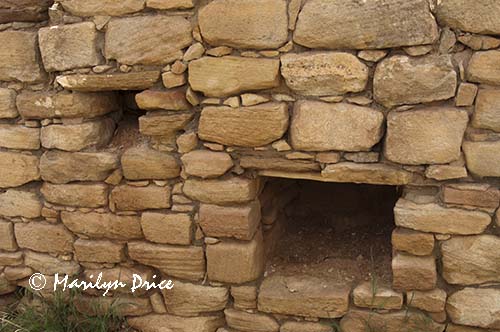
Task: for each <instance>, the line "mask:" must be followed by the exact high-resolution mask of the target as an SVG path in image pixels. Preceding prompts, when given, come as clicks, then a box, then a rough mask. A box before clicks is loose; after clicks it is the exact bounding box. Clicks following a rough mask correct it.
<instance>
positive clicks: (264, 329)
mask: <svg viewBox="0 0 500 332" xmlns="http://www.w3.org/2000/svg"><path fill="white" fill-rule="evenodd" d="M224 314H225V315H226V322H227V325H228V326H229V327H231V328H234V329H237V330H238V331H242V332H278V330H279V327H280V326H279V324H278V322H277V321H276V320H275V319H274V318H272V317H270V316H267V315H264V314H258V313H257V314H252V313H248V312H245V311H239V310H235V309H226V310H224Z"/></svg>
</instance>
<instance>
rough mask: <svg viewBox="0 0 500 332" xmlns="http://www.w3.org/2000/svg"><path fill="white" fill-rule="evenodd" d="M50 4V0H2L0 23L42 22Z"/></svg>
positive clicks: (46, 16)
mask: <svg viewBox="0 0 500 332" xmlns="http://www.w3.org/2000/svg"><path fill="white" fill-rule="evenodd" d="M51 4H52V0H3V1H1V2H0V23H8V22H39V21H44V20H46V19H47V18H48V14H47V12H48V8H49V6H50V5H51Z"/></svg>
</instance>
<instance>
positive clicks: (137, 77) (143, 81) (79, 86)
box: [56, 71, 160, 92]
mask: <svg viewBox="0 0 500 332" xmlns="http://www.w3.org/2000/svg"><path fill="white" fill-rule="evenodd" d="M159 79H160V72H159V71H141V72H131V73H124V74H122V73H117V74H102V75H85V74H75V75H63V76H58V77H57V78H56V80H57V83H59V84H60V85H61V86H62V87H63V88H65V89H67V90H73V91H83V92H89V91H114V90H146V89H149V88H150V87H152V86H153V85H154V84H155V83H156V82H157V81H158V80H159Z"/></svg>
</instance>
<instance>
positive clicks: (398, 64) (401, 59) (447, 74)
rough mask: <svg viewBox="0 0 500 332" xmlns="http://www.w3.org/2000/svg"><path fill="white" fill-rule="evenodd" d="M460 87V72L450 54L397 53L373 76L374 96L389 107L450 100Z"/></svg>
mask: <svg viewBox="0 0 500 332" xmlns="http://www.w3.org/2000/svg"><path fill="white" fill-rule="evenodd" d="M456 88H457V73H456V72H455V70H454V68H453V65H452V63H451V57H450V56H448V55H441V56H434V55H430V56H425V57H418V58H412V57H407V56H403V55H396V56H393V57H390V58H388V59H385V60H383V61H382V62H381V63H380V64H379V65H378V66H377V69H376V71H375V76H374V79H373V92H374V97H375V99H376V100H377V101H378V102H379V103H381V104H382V105H384V106H386V107H393V106H397V105H405V104H418V103H427V102H431V101H436V100H445V99H449V98H452V97H453V96H454V95H455V90H456Z"/></svg>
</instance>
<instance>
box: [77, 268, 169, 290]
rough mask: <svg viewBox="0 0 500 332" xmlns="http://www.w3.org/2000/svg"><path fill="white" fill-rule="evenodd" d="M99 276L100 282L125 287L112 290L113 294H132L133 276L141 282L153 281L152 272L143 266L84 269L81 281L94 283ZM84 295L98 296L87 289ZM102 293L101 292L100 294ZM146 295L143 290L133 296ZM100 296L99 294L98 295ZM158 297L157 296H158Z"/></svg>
mask: <svg viewBox="0 0 500 332" xmlns="http://www.w3.org/2000/svg"><path fill="white" fill-rule="evenodd" d="M100 274H101V280H102V282H114V281H116V280H118V281H119V282H122V283H124V284H126V285H127V287H125V288H118V289H116V290H113V293H119V294H122V293H132V292H131V289H132V286H133V283H134V275H137V276H139V277H140V278H141V279H142V280H143V281H148V282H152V281H154V278H153V276H154V270H153V269H151V268H148V267H144V266H134V267H124V266H117V267H113V268H110V269H95V270H94V269H85V271H84V272H83V279H84V280H85V281H87V282H93V283H95V282H96V281H97V279H98V278H99V275H100ZM86 293H89V294H96V295H97V294H99V291H97V290H91V289H89V290H88V291H87V292H86ZM101 293H102V292H101ZM145 293H147V290H146V289H145V288H139V289H136V290H135V292H134V294H135V295H138V296H142V295H144V294H145ZM99 295H101V294H99ZM158 295H159V294H158ZM160 296H161V295H160Z"/></svg>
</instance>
